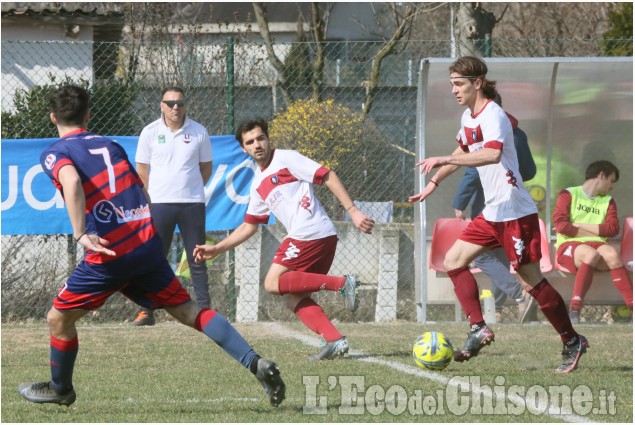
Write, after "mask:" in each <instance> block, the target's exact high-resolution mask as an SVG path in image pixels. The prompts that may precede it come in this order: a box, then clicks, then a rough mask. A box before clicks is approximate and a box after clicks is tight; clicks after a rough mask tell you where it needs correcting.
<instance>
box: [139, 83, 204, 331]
mask: <svg viewBox="0 0 635 425" xmlns="http://www.w3.org/2000/svg"><path fill="white" fill-rule="evenodd" d="M186 113H187V106H186V101H185V94H184V92H183V90H182V89H181V88H180V87H168V88H166V89H164V90H163V93H162V96H161V118H159V119H158V120H156V121H154V122H152V123H150V124H149V125H147V126H146V127H145V128H144V129H143V130H142V131H141V135H140V136H139V143H138V145H137V154H136V156H135V161H136V163H137V166H136V168H137V173H138V174H139V177H141V180H142V181H143V184H144V185H145V186H146V188H147V190H148V192H149V193H150V199H151V202H152V207H151V208H152V218H153V221H154V225H155V227H156V228H157V231H158V232H159V236H160V237H161V241H162V242H163V251H164V253H165V255H166V256H167V254H168V252H169V250H170V245H171V244H172V237H173V235H174V231H175V229H176V226H177V225H178V226H179V230H180V232H181V235H182V236H183V243H184V245H185V252H186V253H187V260H188V263H189V266H190V273H191V276H192V286H193V287H194V295H195V297H196V302H197V303H198V305H199V307H203V308H209V307H210V296H209V287H208V284H207V267H206V265H205V263H196V262H194V258H193V256H192V253H193V252H194V247H195V246H196V245H201V244H204V243H205V191H204V186H205V184H206V183H207V181H208V180H209V178H210V176H211V175H212V145H211V143H210V141H209V135H208V134H207V130H206V129H205V127H203V126H202V125H200V124H199V123H197V122H195V121H192V120H191V119H189V118H188V117H187V116H186ZM132 324H133V325H135V326H151V325H154V315H153V312H152V311H151V310H142V311H140V312H139V314H138V315H137V318H136V319H135V320H134V322H132Z"/></svg>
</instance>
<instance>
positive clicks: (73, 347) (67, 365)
mask: <svg viewBox="0 0 635 425" xmlns="http://www.w3.org/2000/svg"><path fill="white" fill-rule="evenodd" d="M78 351H79V342H78V339H77V337H75V338H73V339H71V340H63V339H58V338H55V337H54V336H51V387H52V388H53V390H55V392H56V393H58V394H66V393H67V392H68V391H70V390H72V389H73V369H74V368H75V359H76V358H77V352H78Z"/></svg>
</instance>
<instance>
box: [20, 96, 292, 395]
mask: <svg viewBox="0 0 635 425" xmlns="http://www.w3.org/2000/svg"><path fill="white" fill-rule="evenodd" d="M50 102H51V110H52V112H51V115H50V118H51V121H52V122H53V123H54V124H55V125H56V126H57V129H58V132H59V135H60V139H59V140H58V141H56V142H54V143H53V144H52V145H50V146H49V147H48V148H47V149H45V150H44V152H43V153H42V156H41V159H40V160H41V163H42V167H43V169H44V171H45V173H46V174H47V175H48V176H49V178H50V179H51V180H52V181H53V184H54V185H55V186H56V187H57V188H58V189H59V190H60V192H61V193H62V196H63V197H64V201H65V203H66V209H67V211H68V215H69V218H70V221H71V225H72V228H73V237H74V238H75V240H76V241H77V242H78V243H79V244H80V245H82V246H83V247H84V248H85V249H86V252H85V256H84V258H83V260H82V261H81V262H80V263H79V264H78V266H77V267H76V268H75V270H74V271H73V273H72V274H71V275H70V276H69V277H68V279H67V280H66V282H64V286H63V287H62V289H61V290H60V291H59V293H58V294H57V296H56V297H55V299H54V300H53V307H52V308H51V310H50V311H49V312H48V315H47V322H48V324H49V327H50V332H51V337H50V349H51V351H50V361H51V380H50V381H46V382H28V383H23V384H20V385H19V387H18V390H19V392H20V394H21V395H22V396H23V397H24V398H26V399H27V400H29V401H31V402H34V403H57V404H61V405H67V406H68V405H71V404H72V403H74V402H75V399H76V394H75V390H74V389H73V369H74V366H75V359H76V357H77V352H78V348H79V343H78V336H77V328H76V326H75V323H76V322H77V320H78V319H80V318H81V317H82V316H84V315H86V314H88V313H90V312H91V311H93V310H95V309H98V308H99V307H101V306H102V305H103V304H104V303H105V302H106V300H107V299H108V298H109V297H110V296H111V295H113V294H114V293H115V292H121V293H122V294H123V295H125V296H126V297H128V298H130V299H131V300H132V301H134V302H135V303H137V304H138V305H140V306H142V307H145V308H150V309H156V308H164V309H165V310H166V311H167V312H168V313H170V314H171V315H172V316H174V317H175V318H176V319H177V320H179V321H180V322H181V323H183V324H185V325H187V326H190V327H192V328H194V329H196V330H198V331H200V332H202V333H204V334H205V335H206V336H207V337H209V338H210V339H212V340H213V341H214V342H215V343H216V344H218V345H219V346H220V347H221V348H222V349H223V350H224V351H225V352H226V353H227V354H228V355H230V356H231V357H233V358H234V359H235V360H236V361H238V362H239V363H241V364H242V365H243V366H244V367H245V368H248V369H249V370H250V371H251V372H252V373H253V374H254V375H256V378H257V380H258V381H259V382H260V383H261V384H262V385H263V387H264V389H265V391H266V393H267V395H268V398H269V402H270V403H271V404H272V405H273V406H277V405H279V404H280V403H281V402H282V400H283V399H284V397H285V385H284V382H283V381H282V379H281V377H280V370H279V368H278V366H277V365H276V364H275V363H274V362H272V361H270V360H267V359H264V358H261V357H260V356H258V354H257V353H256V352H255V351H254V350H253V348H252V347H251V346H250V345H249V344H248V343H247V342H246V341H245V340H244V339H243V337H242V336H241V335H240V334H239V333H238V331H236V329H234V327H233V326H232V325H231V324H230V323H229V322H228V321H227V320H226V319H225V318H224V317H223V316H222V315H221V314H219V313H217V312H216V311H213V310H210V309H208V308H199V307H198V306H197V305H196V304H195V303H194V302H193V301H192V300H191V298H190V296H189V294H188V293H187V291H186V290H185V289H184V288H183V287H182V286H181V283H180V282H179V281H178V279H177V278H176V276H175V275H174V272H173V271H172V268H171V267H170V265H169V264H168V261H167V260H166V258H165V255H164V254H163V248H162V244H161V240H160V238H159V235H158V234H157V232H156V230H155V228H154V225H153V223H152V216H151V207H150V201H149V199H150V198H149V196H148V194H147V192H146V190H145V189H144V187H143V183H142V182H141V179H140V178H139V176H138V174H137V173H136V172H135V170H134V168H133V167H132V165H131V164H130V162H129V160H128V156H127V155H126V152H125V151H124V150H123V148H122V147H121V146H120V145H119V144H117V143H115V142H113V141H112V140H109V139H106V138H104V137H102V136H99V135H97V134H93V133H91V132H89V131H88V130H86V128H87V124H88V119H89V116H90V112H89V97H88V93H87V92H86V91H85V90H84V89H82V88H80V87H77V86H70V85H69V86H63V87H60V88H59V89H58V90H56V91H55V92H54V93H53V94H52V96H51V98H50Z"/></svg>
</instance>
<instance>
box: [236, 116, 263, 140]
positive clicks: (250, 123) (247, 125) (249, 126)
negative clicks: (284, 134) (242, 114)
mask: <svg viewBox="0 0 635 425" xmlns="http://www.w3.org/2000/svg"><path fill="white" fill-rule="evenodd" d="M256 127H260V129H261V130H262V132H263V133H265V136H267V139H268V138H269V125H268V124H267V121H265V120H264V119H263V118H256V119H253V120H247V121H243V122H241V123H240V124H238V128H236V135H235V136H236V140H238V143H240V146H242V145H243V133H246V132H248V131H251V130H253V129H254V128H256Z"/></svg>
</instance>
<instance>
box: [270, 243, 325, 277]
mask: <svg viewBox="0 0 635 425" xmlns="http://www.w3.org/2000/svg"><path fill="white" fill-rule="evenodd" d="M336 248H337V236H336V235H333V236H328V237H326V238H322V239H316V240H313V241H300V240H297V239H292V238H286V239H285V240H283V241H282V243H281V244H280V247H279V248H278V251H277V252H276V255H274V257H273V262H274V263H276V264H280V265H281V266H284V267H286V268H288V269H291V270H295V271H298V272H309V273H317V274H327V273H328V272H329V270H330V269H331V265H332V264H333V258H335V250H336Z"/></svg>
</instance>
